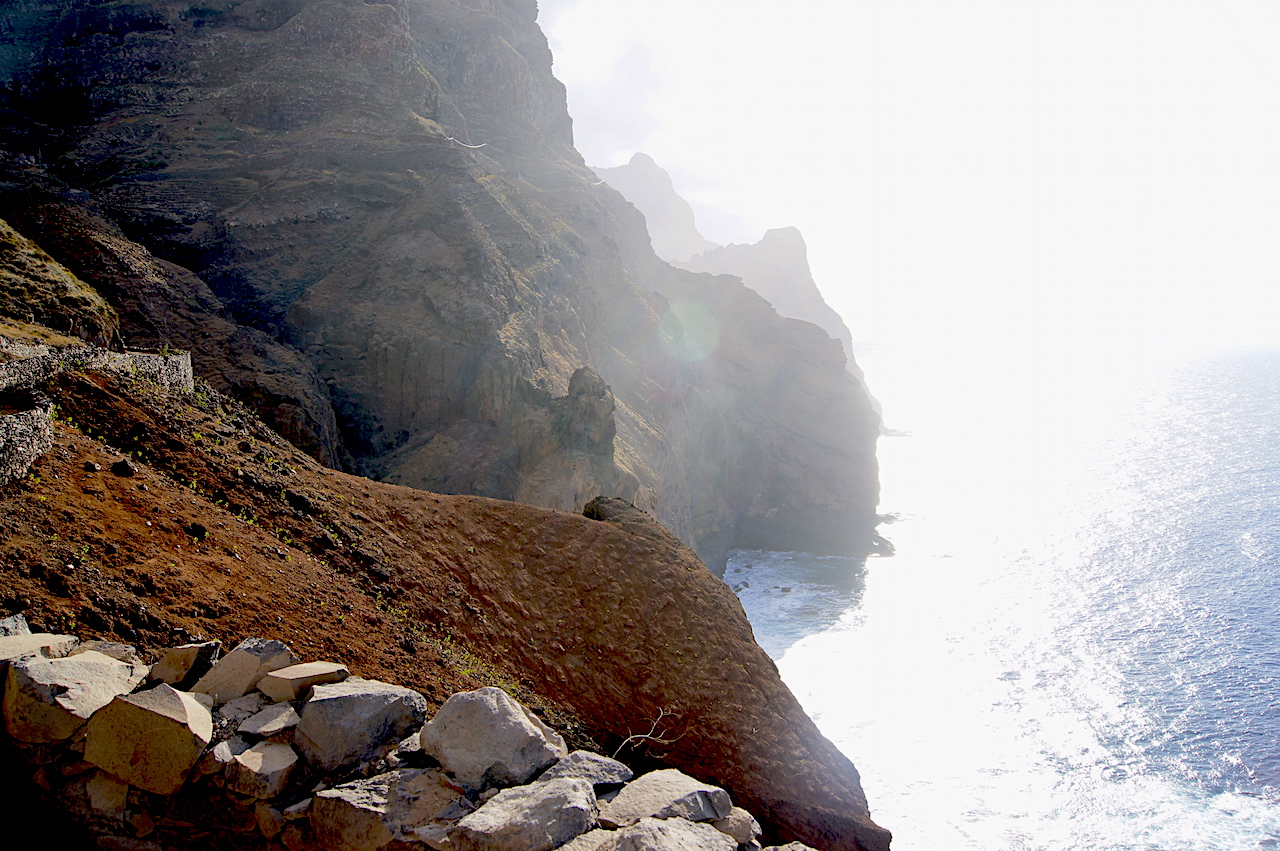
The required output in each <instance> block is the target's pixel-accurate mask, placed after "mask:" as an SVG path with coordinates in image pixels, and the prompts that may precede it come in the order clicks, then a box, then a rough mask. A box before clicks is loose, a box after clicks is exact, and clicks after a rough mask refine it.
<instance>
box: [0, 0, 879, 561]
mask: <svg viewBox="0 0 1280 851" xmlns="http://www.w3.org/2000/svg"><path fill="white" fill-rule="evenodd" d="M7 14H8V16H9V18H8V28H7V29H6V30H5V32H4V33H3V34H0V42H2V43H0V77H2V78H3V81H4V82H5V84H6V85H5V89H4V92H3V94H2V95H0V106H2V107H3V109H4V110H5V111H4V113H3V115H4V121H3V126H2V127H0V143H2V144H3V146H4V147H5V148H6V149H7V150H8V151H9V152H10V154H11V156H10V157H9V158H8V159H7V161H6V162H7V166H6V174H5V176H4V180H5V181H6V183H7V185H8V186H9V187H10V191H9V192H8V193H6V195H5V196H3V197H4V199H5V200H4V203H5V205H6V208H8V207H9V206H10V205H16V206H20V207H24V208H28V209H25V212H24V215H22V216H18V217H17V218H20V219H22V221H23V222H24V224H22V225H19V227H20V228H21V227H24V226H25V227H27V228H29V229H31V230H34V231H39V233H38V234H33V235H35V236H38V237H39V238H40V239H41V241H42V244H44V245H45V246H46V248H47V250H49V251H51V252H52V253H53V254H54V256H55V258H56V259H58V260H60V261H62V262H63V263H65V264H66V265H67V266H68V267H69V268H71V269H72V270H73V271H74V272H75V273H76V274H78V275H82V276H84V277H85V279H86V280H90V281H91V282H93V283H95V284H99V283H100V282H99V281H96V280H93V277H94V275H95V274H96V275H98V276H99V277H100V278H102V279H104V280H105V283H103V284H102V285H101V286H100V289H102V290H103V291H104V292H107V291H108V290H110V289H111V287H110V286H108V285H107V284H110V280H108V279H110V278H111V276H112V274H113V273H112V269H113V268H114V267H113V266H112V265H111V264H110V263H107V262H97V261H94V260H93V258H95V257H96V258H98V260H101V259H102V257H103V256H104V255H103V253H102V252H98V251H97V248H95V252H91V254H92V257H90V258H88V259H85V258H80V259H79V261H78V262H77V257H76V256H72V254H73V252H74V250H75V245H76V244H77V239H78V237H77V234H79V233H81V231H79V230H76V229H74V228H70V227H68V228H61V230H64V231H66V233H63V234H62V236H61V238H59V239H53V238H51V232H56V231H58V230H59V229H60V228H58V227H51V226H49V225H48V224H47V222H48V221H49V217H48V216H44V215H43V214H42V212H41V211H40V210H31V209H29V204H27V202H26V200H25V199H28V198H29V197H30V192H29V188H30V186H31V185H32V184H34V183H43V184H45V185H48V186H51V187H53V189H52V190H50V191H51V192H53V194H54V196H55V198H54V200H55V201H57V203H58V204H59V205H61V206H60V207H59V208H58V209H59V210H60V212H59V214H58V215H59V216H61V217H62V219H60V221H66V220H67V219H68V217H80V218H81V219H83V220H84V222H85V227H86V229H87V231H86V232H88V233H90V234H93V233H108V232H110V233H112V239H111V240H105V242H109V243H110V245H109V246H107V247H106V252H105V256H120V255H127V256H130V257H132V258H133V260H132V261H131V262H135V263H136V264H140V265H141V266H144V267H145V269H144V270H143V271H144V275H143V279H144V280H150V281H152V282H154V287H153V288H154V290H156V291H157V292H159V291H163V292H165V293H166V296H165V299H167V300H162V306H161V307H160V308H156V309H154V310H152V315H147V311H148V310H149V309H150V307H149V306H152V305H154V304H155V302H154V300H153V298H152V295H151V294H150V293H148V292H143V291H139V290H137V289H134V290H130V289H129V286H128V285H126V284H124V283H121V284H120V285H119V286H118V287H117V288H116V290H117V294H118V296H119V303H117V307H119V306H120V304H125V306H124V309H123V313H122V323H123V325H122V334H123V335H124V336H125V337H126V338H128V337H129V336H130V335H134V336H138V337H144V338H145V337H149V336H150V335H152V334H154V332H155V331H156V329H159V328H160V327H162V326H163V327H164V329H165V332H166V334H168V335H171V339H170V342H172V343H174V344H175V345H183V346H190V347H192V348H195V349H197V351H200V350H201V347H202V346H203V347H204V349H205V350H206V351H207V352H208V354H209V355H210V357H208V358H207V359H203V361H204V362H205V363H209V364H217V366H216V367H214V369H216V370H217V371H218V373H219V374H218V375H216V376H212V377H213V378H214V380H215V383H218V384H219V385H220V386H223V387H226V388H228V389H230V390H233V391H235V390H237V389H238V390H239V391H240V395H241V396H242V398H245V399H247V400H249V401H251V402H254V403H255V404H257V405H258V406H259V407H260V409H261V410H263V411H264V413H265V415H266V416H267V417H268V419H269V420H270V421H271V422H272V424H273V425H275V426H276V427H278V428H280V429H281V431H282V432H284V433H286V434H287V435H288V436H290V437H291V439H295V440H297V441H298V442H299V444H300V445H302V446H304V447H305V448H307V449H308V451H310V452H312V453H313V454H314V455H316V457H319V458H321V459H323V460H325V461H326V462H327V463H339V462H343V461H347V463H348V466H350V467H352V468H354V469H356V470H358V471H360V472H364V473H368V474H372V475H375V476H377V477H380V478H384V479H386V480H389V481H393V482H398V483H402V484H408V485H413V486H416V487H423V488H428V489H432V490H438V491H447V492H465V493H475V494H482V495H488V496H495V497H501V498H506V499H513V498H518V499H521V500H527V501H529V502H533V503H537V504H541V505H544V506H549V507H553V508H565V509H573V508H578V507H580V505H581V502H582V501H585V499H587V498H589V497H591V496H594V495H596V494H597V493H604V494H607V495H615V496H621V497H624V498H627V499H630V500H632V501H634V502H636V503H637V504H639V505H641V506H643V507H645V508H647V509H649V510H651V511H652V512H653V513H654V514H655V515H656V516H657V517H658V518H659V519H661V520H662V521H663V522H665V523H667V524H669V525H670V526H671V527H672V528H673V529H674V530H675V531H676V532H677V533H678V534H679V535H680V536H681V537H682V538H683V539H684V540H686V541H688V542H689V543H690V544H691V545H693V546H694V548H695V549H696V550H697V551H698V552H699V554H700V555H702V556H703V557H704V558H705V559H706V560H707V562H708V563H709V564H711V565H712V566H718V565H722V564H723V559H724V553H725V551H726V548H727V547H728V546H730V545H734V544H748V543H750V544H752V545H768V546H774V547H787V548H797V549H811V550H817V551H830V550H831V549H832V548H833V547H838V548H839V549H840V550H841V551H854V552H856V551H858V550H859V549H863V550H865V548H866V546H867V544H868V542H869V541H870V540H871V538H872V535H873V526H874V522H875V518H874V509H875V504H876V501H877V484H876V470H875V463H874V442H875V439H876V434H877V430H878V428H877V427H878V423H877V418H876V416H875V414H874V413H873V412H872V411H871V409H870V407H869V405H868V403H867V400H866V397H865V394H864V393H863V392H862V390H861V388H860V387H859V386H858V385H857V383H856V382H855V381H850V380H849V378H848V376H847V374H846V373H845V372H844V370H843V369H842V365H841V362H840V361H841V358H839V357H838V356H837V355H838V354H839V352H838V348H837V347H835V346H834V344H833V343H832V342H831V341H830V340H829V339H826V338H825V336H824V335H816V334H813V333H811V332H810V330H809V329H806V328H804V327H801V326H800V324H799V323H793V322H789V321H787V320H784V319H781V318H779V317H778V316H777V315H776V313H774V312H773V310H772V309H771V308H770V307H769V306H768V304H767V303H765V302H764V301H763V300H762V299H760V298H759V297H758V296H756V295H755V294H754V293H751V292H750V291H748V290H745V289H744V288H742V287H741V286H740V285H738V284H737V283H736V282H733V281H729V280H727V279H716V278H712V277H709V276H694V275H690V274H688V273H686V272H682V271H679V270H674V269H672V268H671V267H670V266H667V265H666V264H665V263H662V262H661V261H660V260H659V259H658V258H657V257H656V256H655V255H654V254H653V251H652V248H651V247H650V245H649V241H648V238H647V234H646V232H645V229H644V223H643V220H642V219H641V218H640V217H639V216H638V215H637V214H636V213H635V211H634V209H633V208H632V207H631V206H630V205H628V204H626V203H625V202H624V201H623V199H622V198H621V197H620V196H619V195H618V194H617V193H615V192H614V191H612V190H610V189H609V188H608V187H605V186H595V185H593V184H595V183H596V178H595V177H594V175H593V174H592V172H591V171H590V170H589V169H587V168H586V167H585V165H584V164H583V163H582V161H581V158H580V157H579V155H578V154H577V152H576V151H574V150H573V148H572V145H571V125H570V122H569V118H568V115H567V113H566V111H565V105H564V91H563V88H562V87H561V86H560V84H559V83H558V82H557V81H556V80H555V79H554V78H553V77H552V76H551V71H550V67H551V58H550V53H549V50H548V48H547V45H546V41H545V39H544V38H543V36H542V34H541V32H540V31H539V30H538V28H537V25H536V23H535V16H536V4H534V3H533V2H529V0H505V2H504V0H448V2H425V0H394V2H387V3H370V2H364V0H244V2H241V0H203V2H200V3H192V2H170V1H169V0H129V1H128V2H125V0H115V2H98V3H93V4H84V3H78V2H71V0H39V2H36V0H29V1H28V0H17V2H14V3H12V4H10V5H9V8H8V9H7ZM17 199H21V200H17ZM42 223H44V224H42ZM52 236H57V233H52ZM46 237H49V238H46ZM112 240H114V241H112ZM90 241H93V242H95V245H96V246H97V247H102V245H103V243H104V240H101V239H97V240H90ZM129 246H133V248H129ZM60 251H61V252H64V253H62V254H60V253H59V252H60ZM131 252H132V253H131ZM172 293H177V294H178V295H176V296H173V295H172ZM108 297H109V298H110V294H109V293H108ZM130 304H131V305H132V307H130ZM175 316H176V317H179V318H182V317H186V319H183V320H182V321H177V320H175V319H174V318H173V317H175ZM188 320H189V321H188ZM219 323H225V324H219ZM213 325H217V327H218V328H219V329H220V330H217V331H216V332H215V333H214V334H213V338H212V339H210V337H209V336H208V329H209V328H210V327H212V326H213ZM156 336H158V334H156ZM174 337H176V339H174ZM259 353H261V355H262V358H263V359H264V360H265V361H266V363H263V362H261V361H260V360H259ZM299 354H300V355H301V357H299ZM294 359H296V361H295V360H294ZM197 360H198V361H200V360H202V359H201V358H197ZM588 367H589V368H590V369H591V370H593V371H594V373H595V374H596V375H597V376H598V377H599V379H600V380H601V381H602V382H603V385H604V386H606V387H607V388H609V390H608V391H603V390H601V389H600V388H599V386H598V385H597V383H596V382H595V381H580V382H579V383H578V386H577V387H576V388H575V387H572V386H571V382H572V380H573V377H574V375H575V374H577V373H578V371H579V370H580V369H583V368H588ZM284 378H287V379H288V380H283V379H284ZM607 392H611V393H612V396H613V402H612V404H613V406H614V410H613V411H612V413H611V414H607V413H605V411H606V409H607V408H608V407H609V402H608V396H607ZM584 394H585V395H584ZM610 417H612V426H610V423H609V422H608V420H609V418H610ZM793 432H794V435H793ZM594 434H598V435H599V436H600V438H599V439H591V438H590V435H594ZM611 434H612V435H613V439H612V440H609V439H607V438H608V437H609V436H610V435H611ZM348 459H349V460H348ZM797 465H798V466H797ZM809 471H813V472H814V473H815V475H812V476H811V475H809V474H808V473H809ZM816 518H821V521H820V522H818V521H817V519H816ZM766 520H767V522H764V521H766ZM762 530H764V531H762ZM766 532H767V535H774V534H775V533H776V535H777V537H767V539H766V537H762V535H765V534H766Z"/></svg>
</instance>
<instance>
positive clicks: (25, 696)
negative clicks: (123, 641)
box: [3, 651, 147, 744]
mask: <svg viewBox="0 0 1280 851" xmlns="http://www.w3.org/2000/svg"><path fill="white" fill-rule="evenodd" d="M146 670H147V669H146V668H145V667H144V666H141V665H129V664H126V663H124V662H120V661H118V660H116V659H113V658H111V657H110V656H105V655H103V654H101V653H97V652H94V651H89V652H86V653H80V654H77V655H75V656H68V657H64V658H61V659H46V658H44V657H40V656H33V657H28V658H25V659H19V660H17V661H16V662H13V663H12V664H11V665H10V666H9V673H8V675H7V677H6V682H5V689H4V701H3V705H4V722H5V727H6V728H7V729H8V731H9V735H10V736H13V737H14V738H15V739H17V740H18V741H20V742H27V743H28V744H40V743H47V742H60V741H63V740H64V739H69V738H70V737H71V736H72V735H74V734H75V733H76V731H77V730H79V729H80V728H81V727H83V726H84V725H85V723H86V722H88V720H89V717H90V716H91V715H93V713H95V712H97V711H98V710H99V709H101V708H102V707H104V706H106V705H107V704H108V703H110V702H111V700H112V699H113V698H115V697H116V696H117V695H121V694H128V693H129V692H131V691H133V689H134V687H135V686H137V685H138V683H140V682H142V680H143V678H144V677H145V676H146Z"/></svg>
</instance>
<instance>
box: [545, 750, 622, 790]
mask: <svg viewBox="0 0 1280 851" xmlns="http://www.w3.org/2000/svg"><path fill="white" fill-rule="evenodd" d="M633 776H634V775H633V773H632V771H631V769H630V768H627V767H626V766H625V765H623V764H622V763H620V762H618V761H617V760H616V759H609V757H607V756H601V755H600V754H598V753H592V752H591V751H574V752H573V753H571V754H569V755H568V756H567V757H565V758H564V759H562V760H560V761H559V762H557V763H556V764H555V765H553V766H551V767H550V768H548V769H547V770H546V771H545V772H544V773H543V774H542V776H541V777H539V778H538V779H539V780H555V779H556V778H558V777H578V778H580V779H582V780H587V781H590V783H591V785H593V786H613V785H616V784H618V783H626V782H627V781H628V780H630V779H631V778H632V777H633Z"/></svg>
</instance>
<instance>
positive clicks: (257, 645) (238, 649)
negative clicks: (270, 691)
mask: <svg viewBox="0 0 1280 851" xmlns="http://www.w3.org/2000/svg"><path fill="white" fill-rule="evenodd" d="M297 663H298V657H297V656H294V655H293V651H292V650H290V649H289V648H288V646H286V645H285V643H284V642H283V641H276V640H274V639H266V638H246V639H245V640H244V641H242V642H240V643H239V644H237V645H236V646H235V649H234V650H232V651H231V652H230V653H228V654H227V655H226V656H223V657H222V658H221V659H219V660H218V661H217V662H215V663H214V665H213V667H212V668H211V669H210V670H209V673H207V674H205V675H204V676H203V677H201V678H200V679H199V680H198V681H197V682H196V684H195V685H194V686H192V687H191V690H192V691H198V692H202V693H204V694H207V695H209V696H210V697H212V698H213V701H214V703H226V702H227V701H229V700H235V699H236V698H237V697H243V696H244V695H246V694H248V693H249V692H250V691H252V690H253V689H254V687H255V686H257V685H258V682H259V681H260V680H261V679H262V678H263V677H265V676H266V675H267V674H269V673H271V672H272V671H278V670H280V669H281V668H287V667H289V666H290V665H296V664H297Z"/></svg>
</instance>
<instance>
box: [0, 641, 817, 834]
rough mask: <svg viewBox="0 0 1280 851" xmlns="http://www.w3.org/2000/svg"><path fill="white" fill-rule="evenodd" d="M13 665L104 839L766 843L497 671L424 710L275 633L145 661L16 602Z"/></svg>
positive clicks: (35, 754) (75, 793)
mask: <svg viewBox="0 0 1280 851" xmlns="http://www.w3.org/2000/svg"><path fill="white" fill-rule="evenodd" d="M0 666H7V671H5V672H4V678H3V680H2V681H0V682H3V712H4V723H5V729H6V730H7V732H8V735H9V738H10V740H11V742H12V744H13V747H14V748H15V749H17V750H18V751H19V752H20V753H21V754H22V755H23V756H24V757H25V759H26V760H27V762H28V763H30V765H31V766H33V767H35V773H34V780H35V782H36V783H38V784H39V785H40V786H42V787H43V788H44V789H45V790H47V792H48V794H49V796H50V797H51V798H53V799H54V800H55V801H57V802H58V803H59V805H60V806H63V807H66V808H67V809H68V810H69V811H71V812H72V813H73V814H74V815H75V816H76V817H77V818H78V819H79V820H80V821H82V822H83V823H85V824H86V825H87V826H88V827H89V828H90V829H91V830H92V832H93V833H94V834H95V835H96V836H97V837H98V844H99V846H101V847H103V848H106V849H109V851H110V849H122V850H123V849H130V851H164V849H168V848H181V847H183V838H184V837H185V838H186V839H187V841H190V842H194V841H196V840H197V839H199V838H200V836H201V834H202V833H204V834H205V835H207V834H208V833H209V832H210V831H211V830H216V829H230V830H239V831H241V832H244V833H248V832H255V833H260V834H261V837H262V838H261V839H257V840H254V842H253V843H245V844H246V845H248V844H260V845H263V846H267V847H270V848H274V849H281V848H283V849H288V851H298V849H302V848H319V849H325V851H374V850H375V849H388V851H395V849H414V848H417V849H424V848H431V849H436V850H437V851H454V849H456V850H457V851H480V849H491V851H545V849H552V848H564V849H567V851H596V850H597V849H599V850H600V851H615V849H616V850H617V851H659V849H672V850H673V851H675V849H679V850H680V851H704V850H705V851H759V849H760V844H759V837H760V827H759V825H758V824H757V823H756V821H755V819H754V818H752V817H751V815H750V814H749V813H747V812H746V811H745V810H743V809H741V808H738V807H734V806H733V805H732V803H731V802H730V800H729V795H728V794H727V793H726V792H725V791H724V790H723V789H720V788H718V787H716V786H712V785H709V784H706V783H701V782H699V781H697V780H695V779H694V778H692V777H689V776H688V775H686V774H683V773H681V772H680V771H677V770H674V769H666V770H661V771H653V772H650V773H648V774H645V775H643V776H641V777H639V778H636V779H633V778H632V772H631V770H630V769H629V768H627V766H625V765H623V764H622V763H620V762H617V761H615V760H612V759H609V758H607V757H604V756H600V755H598V754H594V753H590V752H587V751H574V752H573V753H568V752H567V749H566V747H565V744H564V740H563V739H562V738H561V737H560V736H559V735H558V734H557V733H556V732H555V731H553V730H551V729H550V728H549V727H547V726H546V725H545V724H544V723H543V722H542V721H541V720H540V719H539V718H538V717H537V716H536V715H534V714H533V713H532V712H530V711H529V710H528V709H526V708H525V707H524V706H522V705H521V704H520V703H518V702H517V701H516V700H514V699H513V698H512V697H511V696H509V695H508V694H507V693H506V692H504V691H502V690H501V689H497V688H491V687H490V688H482V689H478V690H477V691H473V692H464V693H460V694H455V695H453V696H452V697H450V698H449V699H448V700H447V701H445V703H444V704H443V705H442V706H441V707H440V709H439V711H438V712H436V714H435V716H434V717H432V718H431V719H430V720H427V717H426V716H427V702H426V700H425V699H424V698H423V697H422V695H420V694H419V693H417V692H415V691H413V690H412V689H408V688H404V687H402V686H397V685H392V684H390V683H384V682H379V681H376V680H365V679H361V678H359V677H353V676H350V673H349V672H348V670H347V669H346V668H345V667H344V666H342V665H339V664H336V663H333V662H307V663H301V662H300V661H299V659H298V658H297V657H295V656H294V654H293V653H292V652H291V651H290V650H289V648H288V647H287V646H285V645H284V644H283V643H281V642H279V641H274V640H266V639H261V638H250V639H246V640H245V641H243V642H241V643H240V644H239V645H237V646H236V647H235V649H233V650H232V651H231V652H230V653H227V654H226V655H221V653H220V646H219V644H218V643H217V642H207V643H201V644H187V645H183V646H181V647H174V648H171V649H169V650H167V651H166V652H164V653H163V654H162V655H161V658H160V660H159V661H158V662H157V663H156V664H154V665H152V666H150V667H148V666H146V665H144V664H142V661H141V658H140V657H139V656H138V654H137V653H136V651H135V650H134V648H132V647H129V646H127V645H123V644H116V643H113V642H103V641H87V642H83V643H82V642H80V641H79V639H77V638H76V637H74V636H67V635H51V634H34V635H33V634H31V633H30V630H29V629H28V628H27V625H26V622H25V621H24V620H23V619H22V618H21V616H17V617H14V618H8V619H5V620H0ZM424 722H425V723H424ZM174 802H182V806H181V807H176V808H175V803H174ZM175 812H177V813H178V815H177V816H175V815H174V813H175ZM193 814H194V815H193ZM237 816H238V818H237ZM214 824H220V825H227V824H230V825H233V826H232V827H230V828H211V827H210V825H214ZM246 838H248V837H246ZM775 847H776V846H775ZM805 847H806V846H803V845H800V844H799V843H792V844H791V845H788V846H782V848H781V849H779V851H783V849H785V850H786V851H799V849H804V848H805Z"/></svg>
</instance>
